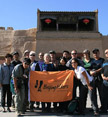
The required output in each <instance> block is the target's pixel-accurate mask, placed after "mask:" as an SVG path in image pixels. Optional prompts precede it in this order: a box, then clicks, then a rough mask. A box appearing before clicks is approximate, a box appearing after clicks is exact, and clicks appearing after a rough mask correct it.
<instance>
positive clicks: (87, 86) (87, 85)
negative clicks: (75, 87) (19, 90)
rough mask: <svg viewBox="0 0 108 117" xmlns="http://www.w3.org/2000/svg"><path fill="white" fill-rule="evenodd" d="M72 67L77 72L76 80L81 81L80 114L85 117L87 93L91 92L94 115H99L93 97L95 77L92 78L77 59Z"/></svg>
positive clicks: (73, 61)
mask: <svg viewBox="0 0 108 117" xmlns="http://www.w3.org/2000/svg"><path fill="white" fill-rule="evenodd" d="M71 63H72V67H73V68H74V72H75V76H76V77H75V78H77V79H78V80H80V81H81V85H80V95H79V114H81V115H84V114H85V113H84V111H85V102H84V101H85V100H86V98H87V92H88V90H89V94H90V99H91V102H92V106H93V110H94V115H98V112H97V107H96V105H95V102H94V95H93V93H94V92H93V86H92V85H93V83H92V81H93V77H91V76H90V75H89V74H88V72H87V71H86V70H85V68H83V67H82V66H80V64H79V61H78V59H77V58H73V59H72V62H71Z"/></svg>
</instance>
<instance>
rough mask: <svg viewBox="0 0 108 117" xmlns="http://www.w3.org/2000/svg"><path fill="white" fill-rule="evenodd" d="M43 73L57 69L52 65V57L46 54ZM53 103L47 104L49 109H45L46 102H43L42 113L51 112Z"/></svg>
mask: <svg viewBox="0 0 108 117" xmlns="http://www.w3.org/2000/svg"><path fill="white" fill-rule="evenodd" d="M42 71H55V67H54V65H53V64H52V63H50V55H49V54H48V53H45V54H44V64H42ZM50 107H51V103H50V102H47V107H45V102H42V111H48V112H50Z"/></svg>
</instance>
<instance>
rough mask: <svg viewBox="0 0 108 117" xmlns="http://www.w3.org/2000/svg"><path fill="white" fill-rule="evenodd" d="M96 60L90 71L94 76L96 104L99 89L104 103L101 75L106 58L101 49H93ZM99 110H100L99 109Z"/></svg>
mask: <svg viewBox="0 0 108 117" xmlns="http://www.w3.org/2000/svg"><path fill="white" fill-rule="evenodd" d="M92 53H93V57H94V61H93V63H92V66H91V67H92V71H90V74H91V75H92V76H93V77H94V79H93V85H94V86H93V88H94V97H95V103H96V104H95V105H97V106H98V104H97V89H98V92H99V97H100V102H101V104H102V77H101V70H102V64H103V62H104V59H103V58H101V57H100V51H99V49H97V48H96V49H94V50H93V51H92ZM97 111H98V110H97Z"/></svg>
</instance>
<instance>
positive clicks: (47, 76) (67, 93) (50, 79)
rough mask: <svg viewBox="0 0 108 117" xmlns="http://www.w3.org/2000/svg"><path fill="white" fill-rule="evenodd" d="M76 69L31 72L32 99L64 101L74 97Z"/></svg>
mask: <svg viewBox="0 0 108 117" xmlns="http://www.w3.org/2000/svg"><path fill="white" fill-rule="evenodd" d="M73 76H74V71H72V70H66V71H57V72H47V71H44V72H39V71H31V72H30V81H29V83H30V84H29V85H30V101H39V102H63V101H69V100H71V99H72V94H73Z"/></svg>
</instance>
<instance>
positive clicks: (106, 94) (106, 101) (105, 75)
mask: <svg viewBox="0 0 108 117" xmlns="http://www.w3.org/2000/svg"><path fill="white" fill-rule="evenodd" d="M105 56H106V61H105V62H104V63H103V66H102V70H101V76H102V79H103V83H102V107H101V113H105V114H106V113H107V108H108V49H106V50H105Z"/></svg>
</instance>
